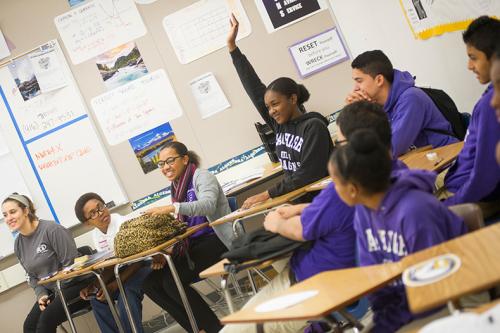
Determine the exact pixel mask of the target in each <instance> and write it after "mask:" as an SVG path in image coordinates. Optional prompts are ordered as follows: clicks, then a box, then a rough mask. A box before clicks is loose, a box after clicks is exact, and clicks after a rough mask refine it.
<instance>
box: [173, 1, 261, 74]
mask: <svg viewBox="0 0 500 333" xmlns="http://www.w3.org/2000/svg"><path fill="white" fill-rule="evenodd" d="M231 12H232V13H234V15H235V16H236V18H237V19H238V21H239V22H240V27H239V32H238V38H237V40H240V39H242V38H244V37H246V36H248V35H250V33H251V32H252V28H251V25H250V20H249V19H248V16H247V14H246V12H245V9H244V8H243V6H242V4H241V1H240V0H201V1H198V2H195V3H194V4H192V5H191V6H188V7H185V8H183V9H181V10H179V11H177V12H175V13H173V14H170V15H168V16H165V18H164V19H163V28H164V29H165V32H166V33H167V36H168V39H169V40H170V43H171V44H172V47H173V48H174V50H175V54H176V55H177V58H178V59H179V62H180V63H181V64H187V63H189V62H191V61H194V60H196V59H199V58H201V57H203V56H205V55H207V54H210V53H212V52H214V51H216V50H218V49H220V48H223V47H225V46H226V37H227V34H228V32H229V15H230V13H231Z"/></svg>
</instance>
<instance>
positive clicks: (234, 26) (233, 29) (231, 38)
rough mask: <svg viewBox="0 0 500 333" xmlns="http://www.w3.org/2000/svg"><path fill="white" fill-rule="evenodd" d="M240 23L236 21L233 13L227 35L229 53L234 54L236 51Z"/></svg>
mask: <svg viewBox="0 0 500 333" xmlns="http://www.w3.org/2000/svg"><path fill="white" fill-rule="evenodd" d="M239 26H240V23H239V22H238V20H237V19H236V17H235V16H234V14H233V13H231V16H230V17H229V34H228V35H227V47H228V48H229V52H232V51H234V50H235V49H236V36H238V28H239Z"/></svg>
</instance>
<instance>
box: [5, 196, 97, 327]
mask: <svg viewBox="0 0 500 333" xmlns="http://www.w3.org/2000/svg"><path fill="white" fill-rule="evenodd" d="M2 213H3V217H4V219H5V222H6V224H7V226H8V227H9V228H10V230H11V231H17V232H19V235H18V236H17V238H16V241H15V245H14V252H15V254H16V256H17V258H18V259H19V263H20V264H21V266H22V267H23V268H24V270H25V271H26V275H27V276H28V283H29V285H30V286H31V287H32V288H33V289H34V291H35V294H36V299H37V302H36V303H35V304H34V305H33V308H32V309H31V311H30V313H29V314H28V316H27V317H26V320H25V321H24V328H23V330H24V332H46V333H49V332H50V333H55V332H56V329H57V326H58V325H59V324H61V323H62V322H64V321H66V314H65V312H64V309H63V306H62V303H61V299H60V297H59V295H56V293H55V283H49V284H46V285H44V286H41V285H38V281H40V279H41V278H43V277H46V276H49V275H50V274H52V273H54V272H57V271H59V270H61V269H62V268H63V267H67V266H70V265H71V264H73V261H74V259H75V258H76V257H77V256H78V251H77V249H76V245H75V241H74V240H73V237H72V236H71V234H70V232H69V231H68V230H67V229H65V228H64V227H63V226H61V225H59V224H57V223H55V222H53V221H45V220H39V219H38V217H37V216H36V214H35V207H34V206H33V202H31V200H30V199H29V198H28V197H27V196H25V195H20V194H17V193H13V194H11V195H9V196H8V197H7V198H6V199H5V200H4V201H3V203H2ZM83 284H85V282H81V281H72V282H69V283H67V284H64V285H63V293H64V295H65V296H66V297H68V299H73V298H75V297H77V296H78V293H79V292H80V289H81V288H82V287H83ZM87 305H88V304H87V303H86V302H84V301H81V302H77V303H76V304H74V306H75V307H74V311H78V310H79V309H82V308H84V307H85V306H87Z"/></svg>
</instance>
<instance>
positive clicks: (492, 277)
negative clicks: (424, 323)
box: [402, 224, 500, 313]
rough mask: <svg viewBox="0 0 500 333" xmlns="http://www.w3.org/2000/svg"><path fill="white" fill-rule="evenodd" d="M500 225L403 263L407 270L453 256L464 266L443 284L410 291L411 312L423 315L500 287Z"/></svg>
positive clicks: (431, 249) (470, 234)
mask: <svg viewBox="0 0 500 333" xmlns="http://www.w3.org/2000/svg"><path fill="white" fill-rule="evenodd" d="M499 239H500V224H495V225H492V226H490V227H486V228H482V229H480V230H478V231H475V232H471V233H468V234H466V235H464V236H462V237H458V238H455V239H453V240H450V241H448V242H445V243H442V244H439V245H436V246H433V247H431V248H428V249H425V250H423V251H419V252H417V253H414V254H412V255H410V256H408V257H405V258H403V259H402V262H403V266H404V267H405V268H407V267H410V266H412V265H414V264H417V263H420V262H422V261H425V260H427V259H430V258H433V257H436V256H439V255H442V254H446V253H452V254H455V255H457V256H458V257H460V260H461V262H462V265H461V266H460V268H459V269H458V270H457V271H456V272H455V273H453V274H451V275H450V276H448V277H446V278H445V279H443V280H440V281H437V282H435V283H431V284H428V285H425V286H420V287H408V286H407V287H406V295H407V297H408V305H409V307H410V310H411V311H412V312H415V313H420V312H423V311H426V310H429V309H432V308H435V307H437V306H439V305H442V304H445V303H446V302H447V301H449V300H456V299H458V298H459V297H461V296H463V295H466V294H470V293H475V292H479V291H483V290H486V289H488V288H490V287H493V286H494V285H497V284H499V283H500V260H499V258H500V242H499Z"/></svg>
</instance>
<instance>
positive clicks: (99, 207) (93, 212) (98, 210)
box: [87, 203, 107, 221]
mask: <svg viewBox="0 0 500 333" xmlns="http://www.w3.org/2000/svg"><path fill="white" fill-rule="evenodd" d="M106 208H107V207H106V205H105V204H102V203H99V204H97V207H96V208H95V209H92V210H91V211H90V213H89V217H88V218H87V221H88V220H93V219H95V218H97V217H98V216H100V215H101V214H102V213H103V212H104V210H105V209H106Z"/></svg>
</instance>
